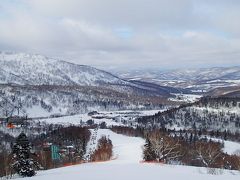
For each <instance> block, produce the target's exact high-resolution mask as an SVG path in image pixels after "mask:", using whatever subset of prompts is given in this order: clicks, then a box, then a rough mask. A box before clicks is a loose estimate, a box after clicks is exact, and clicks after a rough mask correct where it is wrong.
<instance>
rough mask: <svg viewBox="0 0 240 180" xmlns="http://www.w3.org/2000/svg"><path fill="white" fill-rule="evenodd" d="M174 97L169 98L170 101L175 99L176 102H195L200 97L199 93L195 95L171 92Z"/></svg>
mask: <svg viewBox="0 0 240 180" xmlns="http://www.w3.org/2000/svg"><path fill="white" fill-rule="evenodd" d="M173 95H175V96H176V97H175V98H169V100H170V101H177V102H188V103H191V102H195V101H197V100H198V99H200V98H201V97H202V96H201V95H195V94H173Z"/></svg>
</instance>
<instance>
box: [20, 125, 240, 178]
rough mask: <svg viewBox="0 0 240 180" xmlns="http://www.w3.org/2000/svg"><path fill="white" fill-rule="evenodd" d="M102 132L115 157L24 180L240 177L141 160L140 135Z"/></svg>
mask: <svg viewBox="0 0 240 180" xmlns="http://www.w3.org/2000/svg"><path fill="white" fill-rule="evenodd" d="M102 135H106V136H109V138H110V139H111V140H112V143H113V146H114V149H113V151H114V160H111V161H107V162H99V163H86V164H81V165H76V166H69V167H64V168H58V169H52V170H47V171H42V172H38V174H37V175H36V176H34V177H31V178H24V180H28V179H32V180H112V179H114V180H135V179H136V180H146V179H149V180H150V179H154V180H155V179H164V180H165V179H167V180H186V179H194V180H202V179H204V180H239V179H240V173H239V172H236V171H222V174H221V175H209V174H207V173H206V169H205V168H198V167H190V166H173V165H162V164H148V163H140V161H141V160H142V145H143V144H144V140H143V139H141V138H137V137H128V136H124V135H120V134H116V133H114V132H112V131H110V130H107V129H100V130H98V133H97V139H99V138H100V137H101V136H102ZM21 179H22V178H21Z"/></svg>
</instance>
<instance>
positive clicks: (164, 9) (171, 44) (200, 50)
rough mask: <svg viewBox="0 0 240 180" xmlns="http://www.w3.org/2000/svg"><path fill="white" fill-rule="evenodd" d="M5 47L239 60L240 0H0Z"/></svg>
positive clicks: (109, 61)
mask: <svg viewBox="0 0 240 180" xmlns="http://www.w3.org/2000/svg"><path fill="white" fill-rule="evenodd" d="M0 50H2V51H15V52H27V53H33V54H35V53H37V54H43V55H46V56H49V57H57V58H60V59H64V60H68V61H71V62H75V63H78V64H88V65H93V66H95V67H100V68H105V69H108V68H112V67H115V68H131V67H135V68H136V67H137V68H150V67H154V68H159V69H167V68H185V67H209V66H231V65H240V0H0Z"/></svg>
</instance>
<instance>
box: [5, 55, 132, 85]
mask: <svg viewBox="0 0 240 180" xmlns="http://www.w3.org/2000/svg"><path fill="white" fill-rule="evenodd" d="M0 83H2V84H6V83H15V84H19V85H26V84H28V85H43V84H44V85H81V86H85V85H88V86H96V85H103V84H127V82H126V81H124V80H121V79H119V78H118V77H116V76H114V75H112V74H110V73H108V72H105V71H102V70H99V69H95V68H93V67H90V66H85V65H77V64H72V63H69V62H66V61H62V60H56V59H51V58H48V57H45V56H42V55H31V54H25V53H6V52H1V53H0Z"/></svg>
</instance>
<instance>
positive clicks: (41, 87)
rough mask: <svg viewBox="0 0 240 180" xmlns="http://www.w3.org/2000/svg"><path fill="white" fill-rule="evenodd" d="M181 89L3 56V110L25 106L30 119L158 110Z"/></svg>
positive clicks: (80, 67) (0, 92)
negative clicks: (106, 112)
mask: <svg viewBox="0 0 240 180" xmlns="http://www.w3.org/2000/svg"><path fill="white" fill-rule="evenodd" d="M177 91H178V90H177V89H175V88H168V87H162V86H160V85H152V84H144V83H136V82H130V81H128V80H123V79H121V78H119V77H117V76H115V75H113V74H111V73H108V72H106V71H103V70H99V69H96V68H93V67H90V66H85V65H77V64H73V63H69V62H67V61H62V60H57V59H52V58H48V57H45V56H42V55H31V54H26V53H6V52H1V53H0V106H1V105H2V106H4V104H6V103H7V104H10V108H11V107H17V106H21V108H22V109H23V110H24V112H26V113H27V114H30V115H32V116H45V115H49V114H53V113H54V114H56V113H58V114H75V113H80V112H89V111H91V110H112V109H114V110H119V109H139V108H150V107H151V108H154V107H159V104H162V103H163V102H165V101H167V99H168V98H169V97H171V96H172V95H171V94H170V93H171V92H177ZM1 103H2V104H1ZM11 104H12V105H11ZM5 107H7V106H5ZM4 111H5V112H10V111H12V110H5V109H2V111H1V108H0V116H1V115H3V114H4ZM45 111H46V112H45ZM36 112H38V115H36ZM39 112H42V115H41V113H40V114H39Z"/></svg>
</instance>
